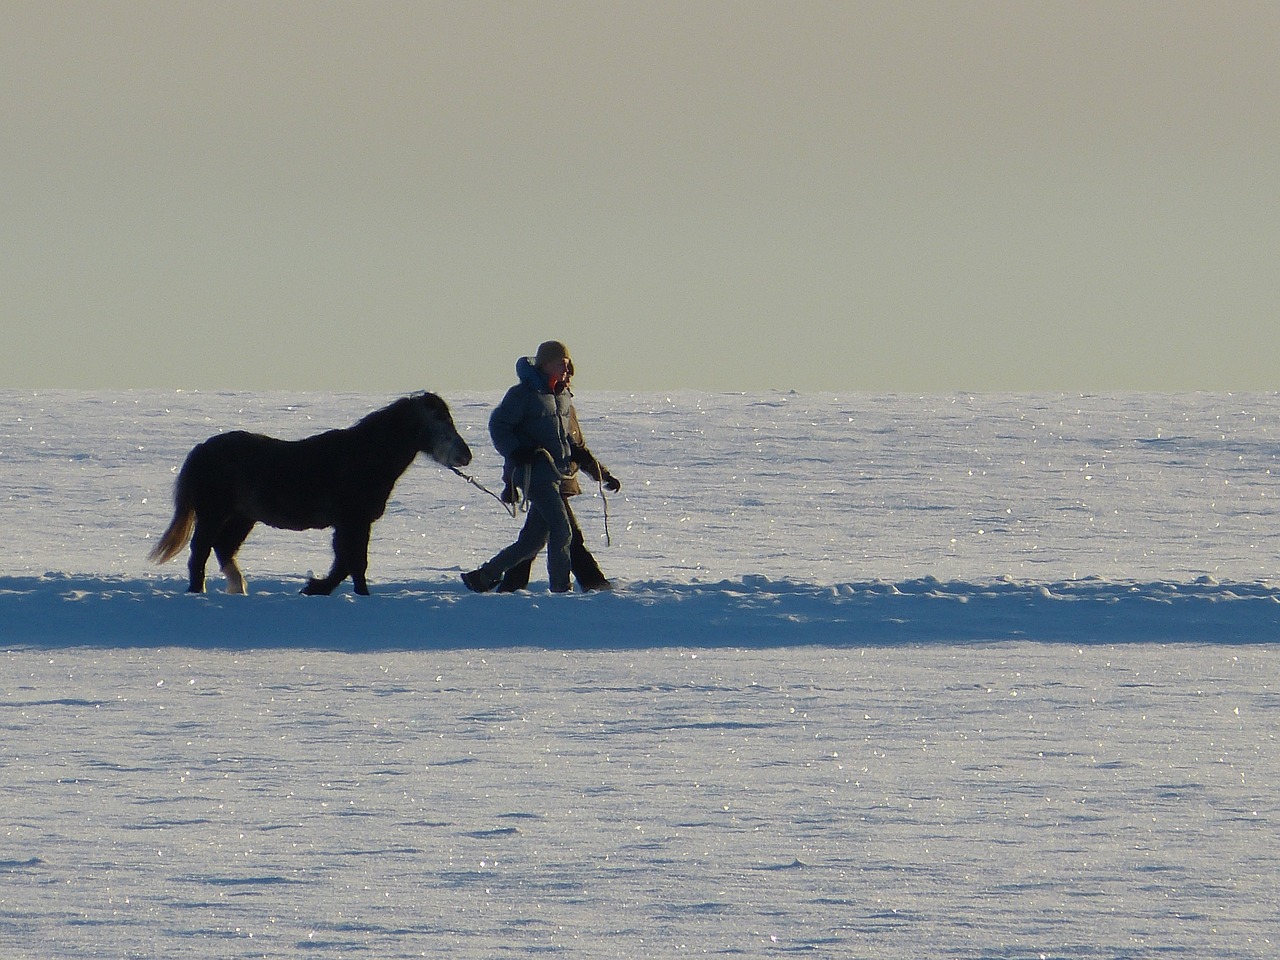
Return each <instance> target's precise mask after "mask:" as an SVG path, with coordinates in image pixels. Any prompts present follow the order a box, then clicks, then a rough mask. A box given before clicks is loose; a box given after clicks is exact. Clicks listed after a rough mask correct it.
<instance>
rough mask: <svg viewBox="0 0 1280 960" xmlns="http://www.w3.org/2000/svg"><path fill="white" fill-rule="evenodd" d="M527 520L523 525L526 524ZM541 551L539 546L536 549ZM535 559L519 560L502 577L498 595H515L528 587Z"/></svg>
mask: <svg viewBox="0 0 1280 960" xmlns="http://www.w3.org/2000/svg"><path fill="white" fill-rule="evenodd" d="M528 522H529V521H528V518H526V519H525V523H526V524H528ZM538 549H539V550H541V549H542V547H541V546H539V547H538ZM534 559H536V557H529V558H528V559H527V560H521V561H520V562H519V563H517V564H516V565H515V566H514V567H512V568H511V569H510V570H508V571H507V572H506V573H504V574H503V575H502V582H501V583H499V584H498V592H499V593H515V592H516V591H517V590H523V589H525V587H527V586H529V577H530V575H531V574H532V573H533V561H534Z"/></svg>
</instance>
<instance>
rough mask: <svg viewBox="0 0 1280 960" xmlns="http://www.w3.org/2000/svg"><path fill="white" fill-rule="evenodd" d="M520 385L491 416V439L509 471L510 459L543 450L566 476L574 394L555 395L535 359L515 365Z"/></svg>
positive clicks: (569, 452) (562, 392)
mask: <svg viewBox="0 0 1280 960" xmlns="http://www.w3.org/2000/svg"><path fill="white" fill-rule="evenodd" d="M516 376H517V377H518V378H519V383H517V384H516V385H515V386H513V387H512V388H511V389H510V390H508V391H507V394H506V396H504V397H503V398H502V402H501V403H499V404H498V405H497V406H496V407H494V408H493V413H491V414H490V415H489V436H490V437H491V438H492V439H493V446H494V448H495V449H496V450H497V451H498V453H500V454H502V457H503V459H504V460H505V461H506V467H507V469H508V471H509V469H510V467H511V465H512V464H511V455H512V454H513V453H515V452H516V451H517V450H521V449H534V448H537V449H542V450H545V451H547V453H549V454H551V462H552V463H553V464H554V465H555V467H556V469H557V470H559V471H560V472H561V473H567V472H568V470H569V465H570V461H571V460H572V459H573V442H572V440H571V437H572V431H571V427H570V419H569V410H570V409H571V408H572V405H573V394H571V393H570V392H569V391H568V389H562V390H560V392H558V393H552V392H551V387H550V385H549V384H548V383H547V378H546V376H544V375H543V373H542V371H541V370H539V369H538V368H537V367H535V366H534V365H533V358H532V357H521V358H520V359H519V360H517V361H516Z"/></svg>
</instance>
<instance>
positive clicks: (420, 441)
mask: <svg viewBox="0 0 1280 960" xmlns="http://www.w3.org/2000/svg"><path fill="white" fill-rule="evenodd" d="M419 452H421V453H425V454H428V455H429V456H431V458H432V459H434V460H435V461H436V462H438V463H440V464H442V465H444V466H446V467H450V468H453V469H457V468H458V467H465V466H466V465H467V464H468V463H470V462H471V449H470V448H469V447H468V446H467V444H466V441H464V440H463V439H462V437H461V436H459V435H458V430H457V427H455V426H454V423H453V417H452V416H451V415H450V413H449V406H448V404H446V403H445V402H444V400H442V399H440V397H438V396H436V395H435V394H434V393H426V392H422V393H415V394H413V395H411V396H408V397H401V398H400V399H399V400H396V401H395V402H394V403H391V404H389V405H387V406H386V407H383V408H382V409H380V410H375V411H374V412H373V413H370V414H369V415H368V416H366V417H364V418H363V419H361V420H360V421H359V422H357V423H355V424H353V425H352V426H350V427H346V428H344V429H341V430H329V431H326V432H325V433H319V434H316V435H315V436H311V437H307V438H305V439H303V440H277V439H275V438H274V437H268V436H263V435H262V434H257V433H248V432H246V431H243V430H233V431H231V432H228V433H221V434H217V435H215V436H213V437H210V438H209V439H208V440H205V441H204V442H203V443H200V444H197V445H196V446H195V447H194V448H193V449H192V450H191V452H190V453H189V454H187V459H186V461H185V462H184V463H183V465H182V470H181V471H180V472H179V473H178V480H177V483H176V484H175V485H174V497H173V499H174V512H173V520H172V521H171V522H170V523H169V527H168V529H167V530H165V532H164V534H163V535H162V536H161V538H160V542H159V543H157V544H156V545H155V547H154V548H153V549H152V550H151V553H150V559H151V560H152V561H153V562H155V563H158V564H160V563H165V562H167V561H169V560H171V559H173V558H174V557H175V556H177V554H178V553H179V552H180V551H181V550H182V548H183V545H184V544H186V542H187V540H188V539H190V541H191V559H190V561H189V562H188V564H187V569H188V571H189V572H190V583H189V585H188V587H187V592H188V593H203V592H204V579H205V575H204V571H205V564H206V563H207V561H208V559H209V552H210V551H211V550H212V551H213V552H214V553H215V554H216V555H217V557H218V563H219V565H220V566H221V568H222V573H223V575H224V576H225V577H226V581H227V584H226V589H227V592H228V593H245V592H246V587H245V579H244V575H243V574H242V573H241V572H240V567H239V566H238V565H237V563H236V551H237V550H239V549H240V545H241V544H242V543H244V541H245V538H246V537H248V536H249V531H250V530H252V529H253V526H254V524H257V523H265V524H267V525H268V526H272V527H278V528H280V529H283V530H318V529H324V528H327V527H332V528H333V568H332V569H331V570H330V571H329V573H328V575H327V576H325V577H323V578H321V579H316V578H315V577H311V578H309V579H308V580H307V584H306V586H305V587H303V589H302V592H303V593H304V594H309V595H313V596H315V595H322V596H327V595H328V594H330V593H332V592H333V591H334V589H335V588H336V587H337V586H338V584H340V583H342V581H343V580H345V579H346V578H347V577H348V576H350V577H351V582H352V586H353V587H354V588H355V592H356V593H357V594H361V595H364V596H367V595H368V593H369V585H368V582H367V581H366V579H365V572H366V570H367V569H368V566H369V533H370V528H371V527H372V526H373V523H374V521H375V520H377V519H378V518H379V517H381V516H382V514H383V512H384V511H385V510H386V508H387V500H388V499H389V498H390V496H391V490H392V488H393V487H394V486H395V484H396V481H397V480H399V479H400V475H401V474H403V473H404V472H405V470H407V469H408V468H409V464H411V463H412V462H413V459H414V457H416V456H417V455H418V453H419Z"/></svg>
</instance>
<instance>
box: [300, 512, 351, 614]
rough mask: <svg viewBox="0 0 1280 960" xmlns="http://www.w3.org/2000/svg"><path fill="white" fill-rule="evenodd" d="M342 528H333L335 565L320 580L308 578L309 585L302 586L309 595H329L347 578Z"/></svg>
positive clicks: (303, 590)
mask: <svg viewBox="0 0 1280 960" xmlns="http://www.w3.org/2000/svg"><path fill="white" fill-rule="evenodd" d="M341 530H342V528H341V527H334V529H333V566H332V567H330V568H329V572H328V574H326V575H325V576H324V577H322V578H321V579H319V580H316V579H315V578H312V579H310V580H308V581H307V585H306V586H305V587H303V588H302V592H303V593H304V594H306V595H307V596H308V597H327V596H328V595H329V594H331V593H333V591H334V590H335V589H337V586H338V584H340V583H341V582H342V581H343V580H345V579H347V559H346V551H345V550H344V549H343V543H342V533H341Z"/></svg>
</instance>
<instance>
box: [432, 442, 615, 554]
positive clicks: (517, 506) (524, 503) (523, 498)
mask: <svg viewBox="0 0 1280 960" xmlns="http://www.w3.org/2000/svg"><path fill="white" fill-rule="evenodd" d="M548 459H550V457H548ZM449 469H450V470H452V471H453V472H454V473H456V474H457V475H458V476H460V477H461V478H462V479H463V480H465V481H467V483H469V484H471V485H472V486H473V487H475V488H476V489H477V490H480V491H483V492H484V493H487V494H488V495H489V496H491V497H493V499H495V500H497V501H498V503H500V504H502V509H503V510H505V511H507V516H509V517H511V518H512V519H513V520H514V519H515V518H516V516H517V515H518V514H521V513H528V512H529V495H528V494H527V493H525V492H524V491H526V490H528V489H529V476H530V474H531V473H532V472H533V465H532V464H528V463H526V464H525V465H524V485H523V486H521V485H519V484H517V485H516V491H517V492H518V493H519V495H520V496H519V499H518V500H517V501H516V502H515V503H507V502H506V501H505V500H503V499H502V497H500V496H498V494H496V493H494V492H493V491H492V490H490V489H489V488H488V487H486V486H485V485H484V484H483V483H481V482H480V481H479V480H477V479H476V478H475V477H473V476H471V474H469V473H463V472H462V471H461V470H459V469H458V468H457V467H450V468H449ZM561 479H563V477H562V478H561ZM596 489H597V490H598V491H599V492H600V502H601V503H603V504H604V545H605V546H606V547H612V546H613V537H612V536H611V535H610V533H609V498H608V497H607V496H605V493H604V480H603V479H602V478H600V477H597V478H596Z"/></svg>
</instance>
